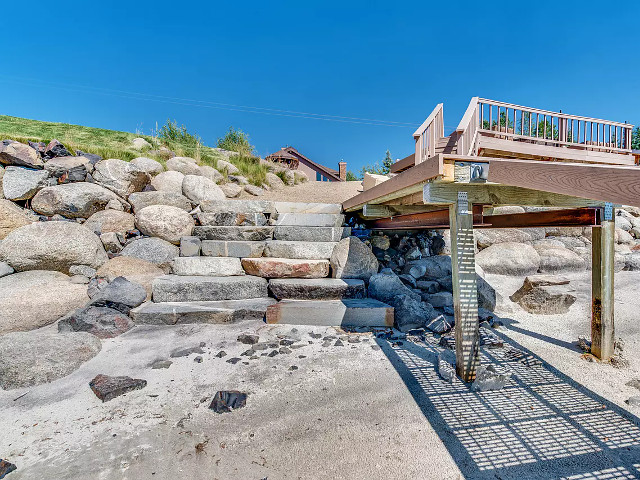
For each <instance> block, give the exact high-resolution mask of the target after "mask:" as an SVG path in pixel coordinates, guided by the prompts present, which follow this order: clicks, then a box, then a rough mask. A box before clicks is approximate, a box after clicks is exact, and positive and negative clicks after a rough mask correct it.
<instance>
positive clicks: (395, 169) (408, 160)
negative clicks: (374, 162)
mask: <svg viewBox="0 0 640 480" xmlns="http://www.w3.org/2000/svg"><path fill="white" fill-rule="evenodd" d="M415 164H416V154H415V152H414V153H412V154H411V155H409V156H407V157H404V158H403V159H402V160H398V161H397V162H395V163H394V164H393V165H391V168H390V169H389V171H390V172H391V173H400V172H403V171H405V170H406V169H408V168H411V167H413V166H414V165H415Z"/></svg>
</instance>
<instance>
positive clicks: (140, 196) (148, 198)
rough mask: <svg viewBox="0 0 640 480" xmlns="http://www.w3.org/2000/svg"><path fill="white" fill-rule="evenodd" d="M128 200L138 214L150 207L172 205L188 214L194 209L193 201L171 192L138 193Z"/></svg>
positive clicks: (130, 196)
mask: <svg viewBox="0 0 640 480" xmlns="http://www.w3.org/2000/svg"><path fill="white" fill-rule="evenodd" d="M167 173H169V172H167ZM127 200H128V201H129V203H130V204H131V206H132V207H133V211H134V212H136V213H137V212H139V211H140V210H142V209H143V208H145V207H148V206H150V205H170V206H172V207H177V208H180V209H182V210H184V211H186V212H190V211H191V210H192V208H193V206H192V205H191V200H189V199H188V198H187V197H185V196H184V195H182V193H175V192H169V191H151V192H136V193H132V194H131V195H129V198H128V199H127Z"/></svg>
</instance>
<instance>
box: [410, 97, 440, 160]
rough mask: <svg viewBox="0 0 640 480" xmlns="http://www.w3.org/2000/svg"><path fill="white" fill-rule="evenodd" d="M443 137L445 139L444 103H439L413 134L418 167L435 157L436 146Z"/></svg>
mask: <svg viewBox="0 0 640 480" xmlns="http://www.w3.org/2000/svg"><path fill="white" fill-rule="evenodd" d="M442 137H444V114H443V111H442V103H439V104H438V105H436V108H434V109H433V111H432V112H431V115H429V116H428V117H427V119H426V120H425V121H424V123H423V124H422V125H420V127H418V129H417V130H416V131H415V132H414V134H413V138H414V139H415V141H416V157H415V163H416V165H417V164H418V163H421V162H424V161H425V160H426V159H427V158H429V157H433V156H434V155H435V153H436V145H437V143H438V140H440V139H441V138H442Z"/></svg>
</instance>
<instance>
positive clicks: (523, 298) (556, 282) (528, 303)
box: [509, 275, 577, 315]
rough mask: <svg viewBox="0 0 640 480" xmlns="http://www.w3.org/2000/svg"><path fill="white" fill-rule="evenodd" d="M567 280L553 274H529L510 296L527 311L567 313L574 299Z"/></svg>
mask: <svg viewBox="0 0 640 480" xmlns="http://www.w3.org/2000/svg"><path fill="white" fill-rule="evenodd" d="M568 284H569V280H568V279H566V278H564V277H560V276H555V275H530V276H528V277H526V278H525V279H524V283H523V284H522V287H520V289H519V290H518V291H516V292H515V293H514V294H513V295H511V297H509V298H510V299H511V301H513V302H517V303H518V304H519V305H520V306H521V307H522V308H524V309H525V310H526V311H527V312H529V313H534V314H540V315H553V314H558V313H567V312H568V311H569V307H571V305H573V303H574V302H575V301H576V298H577V297H576V296H575V295H574V294H573V293H572V289H571V288H570V287H569V286H568Z"/></svg>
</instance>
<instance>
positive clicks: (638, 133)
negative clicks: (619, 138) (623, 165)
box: [631, 127, 640, 150]
mask: <svg viewBox="0 0 640 480" xmlns="http://www.w3.org/2000/svg"><path fill="white" fill-rule="evenodd" d="M631 149H632V150H640V127H636V128H634V129H633V133H632V134H631Z"/></svg>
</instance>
